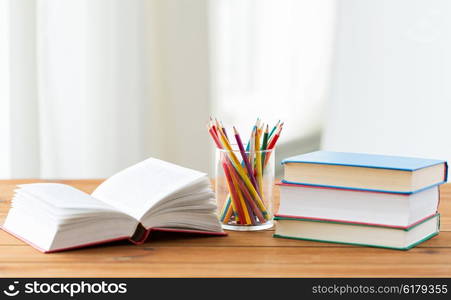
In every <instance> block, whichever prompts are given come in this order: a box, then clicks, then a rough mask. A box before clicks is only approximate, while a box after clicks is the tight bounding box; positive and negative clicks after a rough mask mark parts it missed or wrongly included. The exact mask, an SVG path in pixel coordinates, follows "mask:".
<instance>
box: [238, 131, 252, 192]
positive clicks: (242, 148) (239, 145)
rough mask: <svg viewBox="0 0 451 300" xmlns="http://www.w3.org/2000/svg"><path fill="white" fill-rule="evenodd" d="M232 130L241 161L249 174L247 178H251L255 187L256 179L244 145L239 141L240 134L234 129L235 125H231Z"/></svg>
mask: <svg viewBox="0 0 451 300" xmlns="http://www.w3.org/2000/svg"><path fill="white" fill-rule="evenodd" d="M233 131H234V133H235V140H236V143H237V144H238V148H239V149H240V153H241V157H242V158H243V162H244V165H245V166H246V170H247V173H248V175H249V178H250V179H251V181H252V184H253V185H254V187H255V188H257V181H256V180H255V177H254V172H253V171H252V168H251V164H250V163H249V159H248V157H247V155H246V152H245V150H244V146H243V142H242V141H241V137H240V134H239V133H238V131H237V130H236V128H235V126H233Z"/></svg>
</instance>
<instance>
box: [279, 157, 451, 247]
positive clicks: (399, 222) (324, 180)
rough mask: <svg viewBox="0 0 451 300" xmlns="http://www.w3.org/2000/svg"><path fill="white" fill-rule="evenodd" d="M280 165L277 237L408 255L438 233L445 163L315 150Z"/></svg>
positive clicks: (445, 174)
mask: <svg viewBox="0 0 451 300" xmlns="http://www.w3.org/2000/svg"><path fill="white" fill-rule="evenodd" d="M282 164H283V165H284V172H285V174H284V179H283V180H282V182H281V183H280V208H279V211H278V214H276V217H275V220H277V224H276V231H275V235H274V236H275V237H281V238H292V239H301V240H312V241H322V242H331V243H344V244H352V245H364V246H373V247H382V248H392V249H401V250H407V249H410V248H412V247H415V246H416V245H418V244H419V243H422V242H424V241H426V240H428V239H430V238H432V237H433V236H435V235H437V234H438V233H439V224H440V221H439V218H440V215H439V214H438V204H439V200H440V191H439V186H440V184H443V183H445V182H446V179H447V163H446V162H445V161H443V160H434V159H420V158H410V157H395V156H385V155H371V154H358V153H343V152H329V151H317V152H312V153H308V154H303V155H298V156H294V157H291V158H287V159H285V160H284V161H283V162H282Z"/></svg>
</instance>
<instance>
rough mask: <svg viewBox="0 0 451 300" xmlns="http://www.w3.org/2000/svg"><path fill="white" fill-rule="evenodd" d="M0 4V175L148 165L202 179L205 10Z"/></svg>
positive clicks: (107, 2) (106, 3)
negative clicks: (171, 165)
mask: <svg viewBox="0 0 451 300" xmlns="http://www.w3.org/2000/svg"><path fill="white" fill-rule="evenodd" d="M1 1H3V2H2V3H3V4H4V5H6V7H7V8H8V12H9V17H10V18H9V22H8V24H7V25H8V26H9V30H8V29H7V30H6V31H8V32H6V31H5V28H2V35H0V36H1V37H2V41H3V43H4V44H2V47H1V48H3V46H5V45H6V46H7V47H6V48H8V49H10V51H9V53H8V54H2V56H1V57H7V55H9V59H8V60H6V59H5V61H9V67H10V68H9V70H10V72H9V73H8V74H6V73H5V74H3V73H2V74H3V75H4V76H6V77H8V78H7V79H8V80H6V79H5V78H3V77H2V80H1V82H2V88H3V87H4V86H6V87H8V89H9V90H6V89H3V90H2V92H1V93H2V100H1V101H2V104H1V106H0V108H1V110H2V116H3V115H5V116H7V118H5V119H3V120H2V123H1V126H0V134H1V145H0V148H2V152H0V155H1V156H2V160H1V161H0V162H2V164H1V165H0V177H3V178H24V177H43V178H95V177H106V176H109V175H111V174H112V173H114V172H116V171H118V170H120V169H121V168H124V167H126V166H128V165H130V164H132V163H135V162H137V161H140V160H142V159H144V158H146V157H148V156H154V157H158V158H161V159H165V160H169V161H172V162H175V163H179V164H182V165H184V166H187V167H193V168H196V169H199V170H203V171H207V170H208V168H209V163H210V159H209V158H210V148H209V145H210V144H209V143H210V141H209V140H208V136H207V134H206V132H205V122H206V120H207V119H208V117H209V114H210V105H209V103H210V102H209V86H210V85H209V82H208V79H209V56H208V54H209V52H208V31H207V29H208V28H207V2H206V1H189V0H169V1H166V0H148V1H146V0H127V1H122V0H64V1H61V0H37V1H34V0H11V1H7V0H6V1H5V0H1ZM3 4H2V5H3ZM8 6H9V7H8ZM2 8H3V7H2ZM0 11H1V13H2V14H5V15H6V13H5V11H3V10H0ZM1 21H2V25H4V24H3V23H5V24H6V22H5V19H3V18H2V19H1ZM3 33H5V34H7V33H9V37H10V38H9V40H8V43H9V45H7V44H6V42H5V40H6V39H5V40H4V39H3V35H4V34H3ZM2 63H3V61H2ZM4 69H8V67H7V66H6V68H3V65H2V72H4ZM3 75H2V76H3ZM3 96H5V97H3ZM6 111H7V112H8V113H5V112H6Z"/></svg>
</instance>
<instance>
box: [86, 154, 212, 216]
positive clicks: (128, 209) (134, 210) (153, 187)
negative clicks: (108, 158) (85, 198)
mask: <svg viewBox="0 0 451 300" xmlns="http://www.w3.org/2000/svg"><path fill="white" fill-rule="evenodd" d="M206 176H207V175H206V174H205V173H202V172H198V171H195V170H191V169H188V168H184V167H180V166H178V165H174V164H171V163H168V162H165V161H162V160H159V159H155V158H149V159H147V160H145V161H142V162H140V163H138V164H136V165H134V166H131V167H129V168H127V169H125V170H123V171H121V172H119V173H117V174H115V175H113V176H112V177H110V178H109V179H107V180H106V181H105V182H103V183H102V184H101V185H100V186H98V187H97V189H96V190H95V191H94V192H93V193H92V196H93V197H95V198H97V199H99V200H101V201H104V202H106V203H108V204H110V205H112V206H114V207H117V208H118V209H120V210H121V211H123V212H124V213H126V214H129V215H130V216H132V217H134V218H135V219H137V220H141V217H142V216H143V215H144V214H145V213H146V212H147V211H148V210H149V209H151V208H152V207H153V206H154V205H155V204H156V203H157V202H159V201H160V200H165V199H168V198H170V197H171V196H172V195H174V194H176V193H177V192H178V191H180V190H181V189H183V188H185V187H187V186H190V185H192V184H195V183H196V182H198V181H201V180H205V178H206Z"/></svg>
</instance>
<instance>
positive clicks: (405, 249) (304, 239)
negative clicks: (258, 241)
mask: <svg viewBox="0 0 451 300" xmlns="http://www.w3.org/2000/svg"><path fill="white" fill-rule="evenodd" d="M438 234H439V231H436V232H434V233H432V234H429V235H427V236H426V237H424V238H423V239H421V240H419V241H417V242H415V243H413V244H410V245H408V246H407V247H402V248H398V247H389V246H381V245H375V244H363V243H347V242H337V241H330V240H320V239H309V238H300V237H292V236H285V235H281V234H276V233H275V234H273V237H275V238H283V239H291V240H302V241H310V242H320V243H330V244H342V245H351V246H363V247H373V248H382V249H391V250H404V251H407V250H410V249H412V248H414V247H415V246H417V245H419V244H421V243H423V242H425V241H427V240H429V239H431V238H433V237H434V236H437V235H438Z"/></svg>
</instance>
